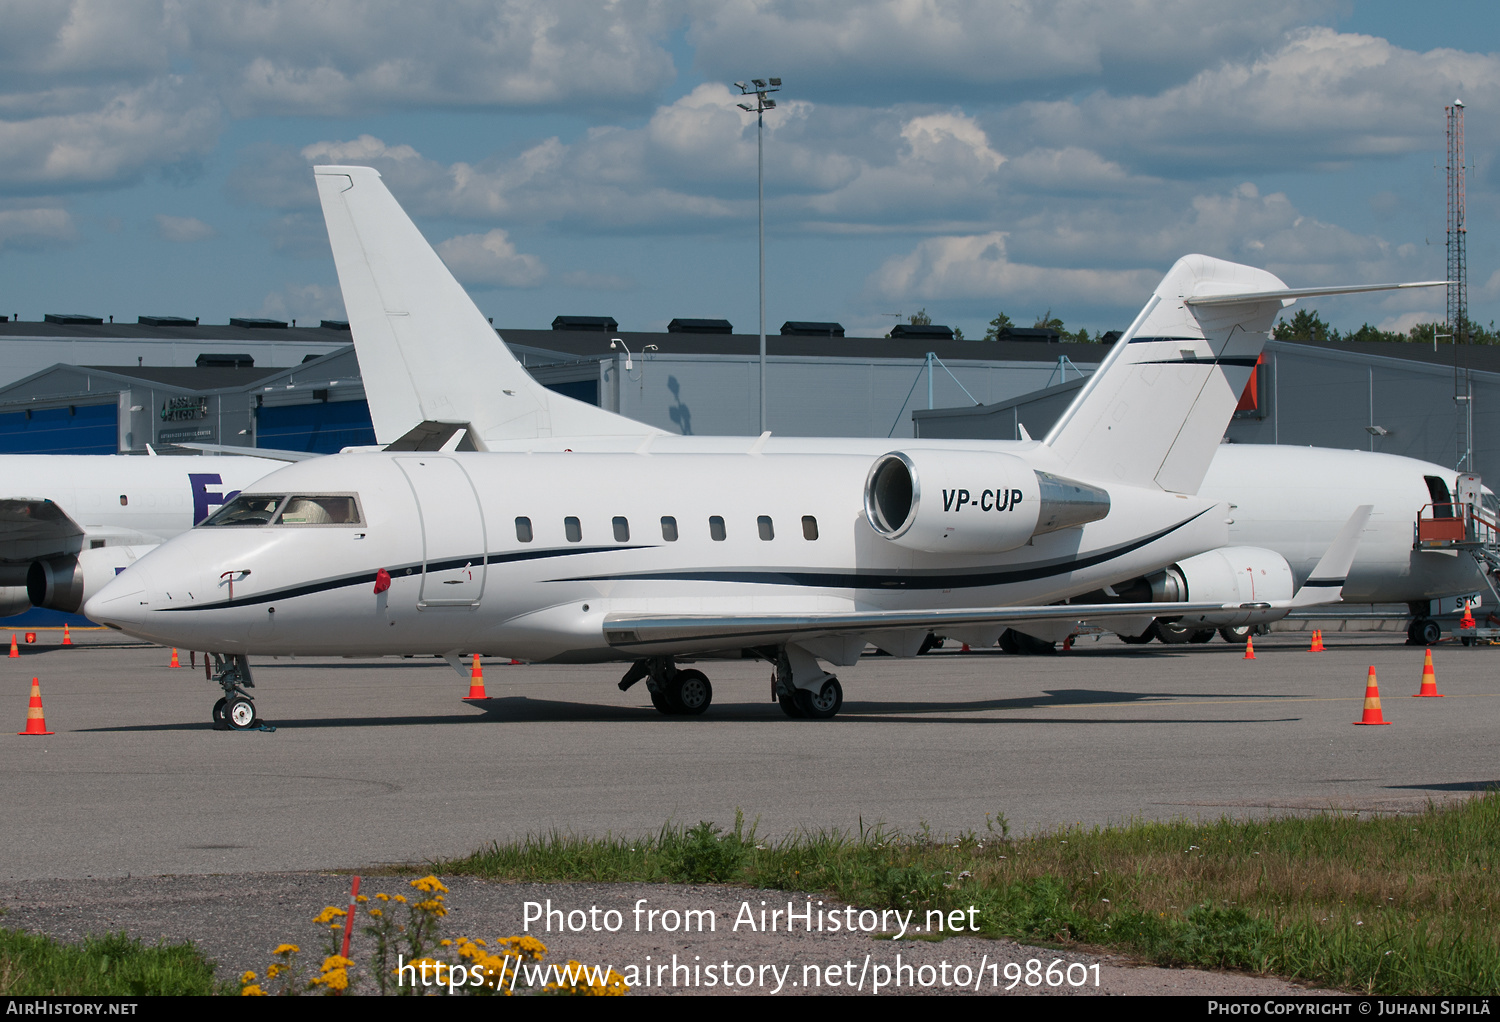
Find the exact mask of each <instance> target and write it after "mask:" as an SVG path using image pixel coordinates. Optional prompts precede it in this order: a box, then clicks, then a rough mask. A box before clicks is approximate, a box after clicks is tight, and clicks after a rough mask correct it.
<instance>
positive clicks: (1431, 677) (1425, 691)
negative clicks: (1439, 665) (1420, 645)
mask: <svg viewBox="0 0 1500 1022" xmlns="http://www.w3.org/2000/svg"><path fill="white" fill-rule="evenodd" d="M1422 696H1427V697H1429V698H1437V699H1441V698H1443V694H1442V693H1441V692H1439V691H1438V690H1437V675H1435V674H1433V673H1432V650H1430V649H1429V650H1428V651H1427V661H1426V662H1425V663H1424V664H1422V691H1420V692H1418V693H1417V694H1416V695H1414V696H1412V698H1413V699H1420V698H1421V697H1422Z"/></svg>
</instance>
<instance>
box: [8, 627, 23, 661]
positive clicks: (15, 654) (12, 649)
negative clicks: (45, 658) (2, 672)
mask: <svg viewBox="0 0 1500 1022" xmlns="http://www.w3.org/2000/svg"><path fill="white" fill-rule="evenodd" d="M10 655H11V656H12V657H18V656H20V655H21V650H20V648H19V647H18V646H17V645H16V633H15V632H11V633H10Z"/></svg>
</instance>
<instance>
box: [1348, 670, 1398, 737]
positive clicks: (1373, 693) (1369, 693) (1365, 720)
mask: <svg viewBox="0 0 1500 1022" xmlns="http://www.w3.org/2000/svg"><path fill="white" fill-rule="evenodd" d="M1354 723H1356V724H1389V723H1390V721H1388V720H1386V719H1385V717H1384V716H1383V715H1382V714H1381V712H1380V686H1378V685H1376V684H1375V668H1374V667H1371V668H1370V680H1369V681H1367V682H1366V683H1365V712H1364V716H1362V717H1360V719H1359V720H1356V721H1355V722H1354Z"/></svg>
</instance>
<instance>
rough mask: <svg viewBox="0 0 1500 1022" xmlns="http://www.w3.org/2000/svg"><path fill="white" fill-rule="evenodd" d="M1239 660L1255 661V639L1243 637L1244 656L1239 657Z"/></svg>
mask: <svg viewBox="0 0 1500 1022" xmlns="http://www.w3.org/2000/svg"><path fill="white" fill-rule="evenodd" d="M1240 659H1241V660H1254V659H1255V639H1254V638H1252V637H1251V636H1248V635H1247V636H1245V655H1244V656H1243V657H1241V658H1240Z"/></svg>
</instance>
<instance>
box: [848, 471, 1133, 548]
mask: <svg viewBox="0 0 1500 1022" xmlns="http://www.w3.org/2000/svg"><path fill="white" fill-rule="evenodd" d="M864 497H865V518H866V519H867V520H868V521H869V523H870V526H871V528H873V529H874V530H875V531H876V532H877V533H879V534H880V535H881V536H882V537H884V538H885V539H888V540H890V541H891V542H892V543H895V544H897V545H898V546H903V547H909V548H911V549H914V550H923V551H926V552H928V553H999V552H1002V551H1005V550H1014V549H1015V548H1017V547H1019V546H1024V545H1025V544H1026V542H1027V541H1028V540H1030V539H1031V538H1032V537H1033V536H1040V535H1042V534H1044V533H1048V532H1057V531H1058V530H1060V529H1070V528H1074V527H1076V526H1079V525H1084V524H1087V523H1088V522H1097V521H1099V520H1100V519H1101V518H1103V517H1105V516H1106V515H1108V514H1109V494H1108V493H1106V492H1105V491H1104V490H1101V489H1099V488H1098V487H1095V486H1089V485H1087V484H1086V483H1080V482H1075V481H1074V480H1072V479H1065V478H1063V477H1062V476H1057V475H1053V474H1052V473H1050V472H1038V471H1036V470H1035V469H1033V468H1032V467H1031V466H1030V465H1029V464H1027V463H1026V462H1025V461H1024V460H1022V459H1020V458H1017V457H1015V456H1014V455H1010V454H976V453H974V452H971V451H920V450H919V451H910V452H904V451H892V452H891V453H890V454H886V455H882V456H881V457H879V458H877V459H876V460H875V464H874V465H872V466H870V473H869V475H868V476H867V477H866V478H865V494H864Z"/></svg>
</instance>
